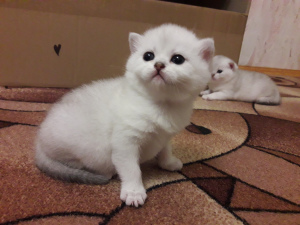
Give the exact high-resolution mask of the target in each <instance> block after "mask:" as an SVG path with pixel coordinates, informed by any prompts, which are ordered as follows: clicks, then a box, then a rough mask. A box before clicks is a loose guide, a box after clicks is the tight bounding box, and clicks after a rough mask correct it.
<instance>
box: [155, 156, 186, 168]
mask: <svg viewBox="0 0 300 225" xmlns="http://www.w3.org/2000/svg"><path fill="white" fill-rule="evenodd" d="M159 166H160V167H161V168H162V169H165V170H169V171H177V170H181V169H182V166H183V164H182V162H181V161H180V159H178V158H176V157H175V156H172V158H170V159H168V160H165V161H160V162H159Z"/></svg>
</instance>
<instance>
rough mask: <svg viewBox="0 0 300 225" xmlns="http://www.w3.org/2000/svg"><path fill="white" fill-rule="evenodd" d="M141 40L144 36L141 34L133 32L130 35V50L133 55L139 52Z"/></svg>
mask: <svg viewBox="0 0 300 225" xmlns="http://www.w3.org/2000/svg"><path fill="white" fill-rule="evenodd" d="M141 38H142V36H141V35H140V34H137V33H132V32H130V33H129V48H130V51H131V53H134V52H136V51H137V49H138V46H139V43H140V39H141Z"/></svg>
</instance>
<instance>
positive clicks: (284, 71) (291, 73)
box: [239, 66, 300, 77]
mask: <svg viewBox="0 0 300 225" xmlns="http://www.w3.org/2000/svg"><path fill="white" fill-rule="evenodd" d="M239 69H242V70H250V71H256V72H260V73H264V74H268V75H274V76H278V75H280V76H291V77H300V70H287V69H276V68H267V67H254V66H239Z"/></svg>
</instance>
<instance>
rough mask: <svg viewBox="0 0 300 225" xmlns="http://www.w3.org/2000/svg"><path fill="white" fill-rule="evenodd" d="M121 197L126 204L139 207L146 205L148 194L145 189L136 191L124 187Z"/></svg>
mask: <svg viewBox="0 0 300 225" xmlns="http://www.w3.org/2000/svg"><path fill="white" fill-rule="evenodd" d="M120 198H121V200H122V201H123V202H125V204H126V205H131V206H135V207H139V206H140V205H144V202H145V200H146V198H147V194H146V191H145V189H143V190H139V191H136V190H128V189H126V188H122V190H121V195H120Z"/></svg>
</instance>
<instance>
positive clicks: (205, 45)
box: [199, 38, 215, 63]
mask: <svg viewBox="0 0 300 225" xmlns="http://www.w3.org/2000/svg"><path fill="white" fill-rule="evenodd" d="M214 54H215V43H214V39H212V38H204V39H201V40H200V51H199V55H200V56H201V58H202V59H204V60H205V61H206V62H208V63H209V62H211V60H212V58H213V56H214Z"/></svg>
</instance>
